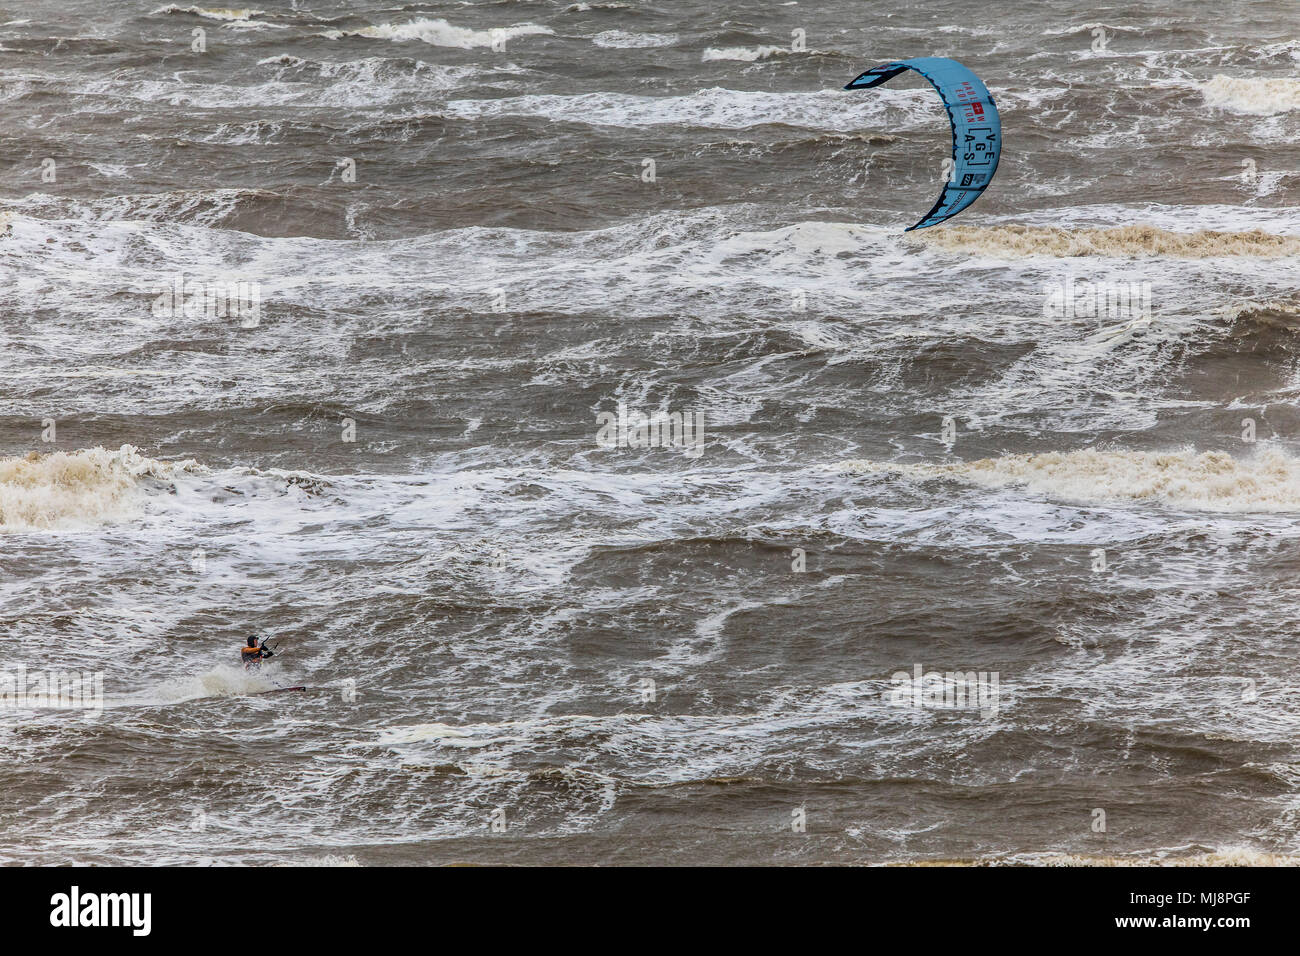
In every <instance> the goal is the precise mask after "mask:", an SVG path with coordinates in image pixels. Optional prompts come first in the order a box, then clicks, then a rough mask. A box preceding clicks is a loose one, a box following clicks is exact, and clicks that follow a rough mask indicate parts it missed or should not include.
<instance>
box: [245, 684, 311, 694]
mask: <svg viewBox="0 0 1300 956" xmlns="http://www.w3.org/2000/svg"><path fill="white" fill-rule="evenodd" d="M306 689H307V688H306V686H304V685H299V686H297V687H272V688H271V689H270V690H255V691H253V694H251V695H249V696H253V695H260V694H279V693H281V692H283V691H286V690H306Z"/></svg>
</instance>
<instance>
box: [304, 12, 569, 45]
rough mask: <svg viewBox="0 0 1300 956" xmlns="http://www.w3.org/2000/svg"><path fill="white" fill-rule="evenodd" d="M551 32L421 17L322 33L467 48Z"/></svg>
mask: <svg viewBox="0 0 1300 956" xmlns="http://www.w3.org/2000/svg"><path fill="white" fill-rule="evenodd" d="M554 32H555V31H553V30H551V29H550V28H549V27H543V26H538V25H537V24H536V23H521V24H516V25H514V26H509V27H498V28H496V29H492V30H471V29H467V28H465V27H458V26H454V25H453V24H451V23H448V22H447V21H446V20H442V19H437V20H430V19H428V18H421V19H419V20H411V21H409V22H407V23H381V24H378V25H377V26H369V27H362V28H361V29H360V30H328V31H326V32H325V34H324V36H326V37H329V38H330V39H331V40H339V39H342V38H344V37H367V38H369V39H373V40H392V41H394V42H396V43H405V42H408V41H411V40H419V41H421V42H423V43H428V44H431V45H433V46H446V47H459V48H460V49H462V50H470V49H474V48H475V47H490V46H492V45H493V44H496V43H501V42H509V41H510V40H515V39H518V38H520V37H527V36H551V35H553V34H554Z"/></svg>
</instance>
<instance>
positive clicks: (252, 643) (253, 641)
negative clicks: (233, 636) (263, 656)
mask: <svg viewBox="0 0 1300 956" xmlns="http://www.w3.org/2000/svg"><path fill="white" fill-rule="evenodd" d="M248 646H249V647H256V646H257V635H256V634H249V635H248Z"/></svg>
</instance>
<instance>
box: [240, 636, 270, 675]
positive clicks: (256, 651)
mask: <svg viewBox="0 0 1300 956" xmlns="http://www.w3.org/2000/svg"><path fill="white" fill-rule="evenodd" d="M273 656H275V655H274V654H272V653H271V650H270V648H268V647H267V646H266V638H262V640H261V641H260V642H259V641H258V640H257V635H256V634H250V635H248V643H247V644H245V645H244V646H243V647H241V648H240V649H239V658H240V660H242V661H243V662H244V669H245V670H257V668H259V667H261V666H262V661H264V660H265V659H266V658H268V657H273Z"/></svg>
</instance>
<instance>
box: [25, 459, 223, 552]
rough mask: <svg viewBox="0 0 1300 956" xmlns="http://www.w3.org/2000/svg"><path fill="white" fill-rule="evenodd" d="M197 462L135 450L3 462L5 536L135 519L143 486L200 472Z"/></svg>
mask: <svg viewBox="0 0 1300 956" xmlns="http://www.w3.org/2000/svg"><path fill="white" fill-rule="evenodd" d="M198 468H199V465H198V464H197V463H196V462H195V461H193V460H192V459H187V460H185V461H179V462H165V461H158V460H156V459H153V458H146V457H144V456H143V455H141V454H140V453H139V451H138V450H137V449H136V448H135V447H134V446H132V445H123V446H122V447H121V448H119V449H118V450H117V451H108V450H106V449H104V448H89V449H83V450H81V451H75V452H63V451H56V452H52V453H50V454H46V455H42V454H39V453H38V452H32V453H31V454H28V455H25V456H21V457H12V458H0V532H14V531H39V530H59V529H68V528H83V527H93V526H95V525H102V524H109V523H112V522H116V521H123V520H127V519H129V518H132V517H134V516H135V515H136V514H137V513H138V511H139V505H140V500H141V492H142V482H144V481H146V480H147V479H160V480H166V479H168V478H170V477H172V476H173V475H176V474H177V473H179V472H183V471H196V470H198Z"/></svg>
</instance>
